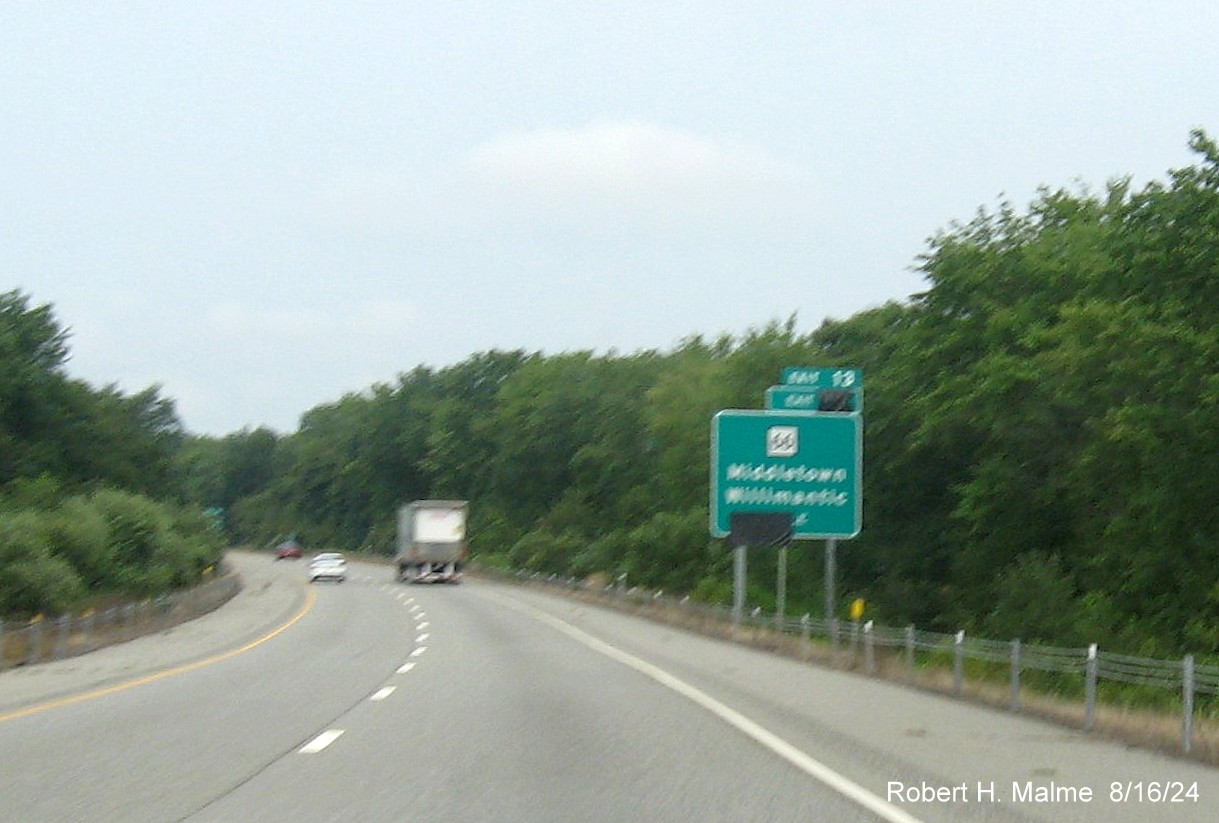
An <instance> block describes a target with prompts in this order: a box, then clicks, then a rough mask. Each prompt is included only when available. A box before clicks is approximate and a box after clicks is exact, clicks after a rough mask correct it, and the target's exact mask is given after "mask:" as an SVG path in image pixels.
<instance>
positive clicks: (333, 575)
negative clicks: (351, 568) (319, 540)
mask: <svg viewBox="0 0 1219 823" xmlns="http://www.w3.org/2000/svg"><path fill="white" fill-rule="evenodd" d="M346 579H347V560H346V559H345V558H344V557H343V555H341V554H339V553H338V552H322V553H321V554H319V555H318V556H317V557H315V558H313V560H311V561H309V582H310V583H316V582H317V581H318V580H337V581H338V582H340V583H342V582H343V581H344V580H346Z"/></svg>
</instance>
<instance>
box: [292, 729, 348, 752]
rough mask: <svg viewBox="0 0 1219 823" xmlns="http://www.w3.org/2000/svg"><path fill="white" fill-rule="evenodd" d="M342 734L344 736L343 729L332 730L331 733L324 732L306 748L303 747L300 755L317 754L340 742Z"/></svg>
mask: <svg viewBox="0 0 1219 823" xmlns="http://www.w3.org/2000/svg"><path fill="white" fill-rule="evenodd" d="M342 734H343V730H342V729H331V730H330V731H325V732H322V733H321V734H319V735H318V736H317V737H315V738H313V739H312V740H310V741H309V742H308V743H306V744H305V745H304V746H302V747H301V750H300V753H301V754H317V753H318V752H320V751H321V750H322V749H324V748H326V747H327V746H329V745H330V744H331V743H333V742H334V741H336V740H338V739H339V737H340V736H341V735H342Z"/></svg>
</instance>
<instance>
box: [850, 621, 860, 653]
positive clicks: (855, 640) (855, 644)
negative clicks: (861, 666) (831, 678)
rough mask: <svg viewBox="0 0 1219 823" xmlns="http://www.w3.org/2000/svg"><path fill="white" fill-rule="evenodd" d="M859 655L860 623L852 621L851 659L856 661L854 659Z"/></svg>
mask: <svg viewBox="0 0 1219 823" xmlns="http://www.w3.org/2000/svg"><path fill="white" fill-rule="evenodd" d="M858 654H859V621H858V620H852V621H851V658H852V660H854V658H855V657H856V656H857V655H858Z"/></svg>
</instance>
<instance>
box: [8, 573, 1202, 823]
mask: <svg viewBox="0 0 1219 823" xmlns="http://www.w3.org/2000/svg"><path fill="white" fill-rule="evenodd" d="M233 560H234V562H235V563H236V564H237V565H238V566H239V568H240V570H241V573H242V575H243V578H244V580H245V583H246V585H245V589H244V590H243V592H242V593H241V594H240V595H239V596H238V597H237V598H235V599H234V600H233V601H232V602H231V603H229V604H227V605H226V606H224V607H223V608H221V609H220V610H219V611H217V612H216V613H214V614H212V615H208V616H206V617H204V618H201V619H199V620H196V621H193V622H192V623H189V624H185V625H183V626H178V627H175V628H174V629H171V630H169V631H166V632H163V633H161V634H159V635H155V636H151V637H147V638H142V639H140V640H136V641H132V642H130V643H127V644H123V645H122V646H116V647H113V648H109V649H104V650H102V651H99V652H95V653H93V654H90V655H86V656H83V657H79V658H75V659H72V660H66V661H60V662H56V663H49V664H44V665H40V666H33V667H23V668H21V669H17V670H12V671H7V672H3V673H0V818H2V819H3V820H5V821H13V822H14V823H23V822H24V821H32V822H37V823H41V821H47V822H48V823H62V821H89V822H90V823H93V822H94V821H122V822H123V823H133V822H137V821H155V822H156V823H168V822H169V821H191V823H204V821H208V822H212V821H234V822H239V821H254V820H258V821H291V822H292V823H310V822H311V821H345V822H347V823H354V822H356V821H372V822H374V823H381V821H441V820H444V821H522V822H523V821H529V822H530V823H537V822H538V821H543V822H544V821H834V822H837V821H848V822H849V821H878V820H879V821H900V822H901V823H911V821H925V822H926V823H935V822H936V821H982V820H984V821H1149V820H1150V821H1191V822H1192V821H1214V820H1216V819H1219V771H1216V770H1214V769H1210V768H1206V767H1203V766H1199V765H1196V764H1193V763H1189V762H1186V761H1183V760H1177V759H1173V758H1169V757H1162V756H1158V755H1155V754H1151V753H1147V752H1141V751H1134V750H1128V749H1127V748H1125V747H1123V746H1121V745H1116V744H1112V743H1107V742H1104V741H1101V740H1097V739H1095V738H1093V737H1090V736H1086V735H1082V734H1080V733H1078V732H1074V731H1071V730H1068V729H1063V728H1060V727H1055V726H1052V725H1048V724H1044V723H1041V722H1039V721H1036V720H1033V719H1029V718H1023V717H1020V716H1016V715H1011V714H1009V713H1005V712H999V711H992V710H989V709H983V708H979V707H975V706H970V705H966V704H962V703H958V702H954V701H952V700H950V699H947V698H944V697H939V696H934V695H928V694H922V693H919V692H915V691H911V690H907V689H903V688H901V687H900V686H894V685H892V684H886V683H881V682H877V681H871V680H868V679H865V678H862V677H859V676H855V675H850V674H844V673H840V672H834V671H826V670H822V669H818V668H816V667H813V666H807V665H803V664H800V663H798V662H795V661H790V660H786V659H782V658H778V657H773V656H770V655H767V654H765V653H762V652H758V651H754V650H751V649H747V648H743V647H739V646H735V645H732V644H727V643H722V642H718V641H713V640H709V639H706V638H702V637H698V636H694V635H690V634H687V633H684V632H682V631H680V630H678V629H674V628H671V627H667V626H661V625H656V624H651V623H648V622H645V621H641V620H637V619H634V618H631V617H627V616H624V615H622V614H618V613H615V612H611V611H605V610H602V609H598V608H596V607H592V606H589V605H586V604H582V603H577V602H573V601H569V600H566V599H563V598H559V597H555V596H552V595H547V594H543V593H539V592H536V591H533V590H527V589H522V588H517V587H512V586H504V585H498V584H492V583H488V582H484V581H481V580H468V581H467V582H466V583H465V584H463V585H461V586H406V585H402V584H398V583H395V582H393V581H392V573H391V571H390V569H388V568H387V567H384V566H377V565H371V564H370V565H365V564H359V563H353V564H352V565H351V576H350V578H349V580H348V581H347V582H345V583H341V584H318V585H309V584H307V583H306V582H305V580H304V567H303V564H302V563H299V562H292V561H281V562H275V561H272V560H271V559H270V558H268V557H262V556H253V555H243V554H236V555H234V556H233Z"/></svg>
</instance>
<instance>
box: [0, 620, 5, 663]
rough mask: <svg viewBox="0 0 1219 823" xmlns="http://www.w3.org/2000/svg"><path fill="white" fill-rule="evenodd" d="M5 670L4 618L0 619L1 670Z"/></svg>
mask: <svg viewBox="0 0 1219 823" xmlns="http://www.w3.org/2000/svg"><path fill="white" fill-rule="evenodd" d="M3 668H4V618H3V617H0V669H3Z"/></svg>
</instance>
